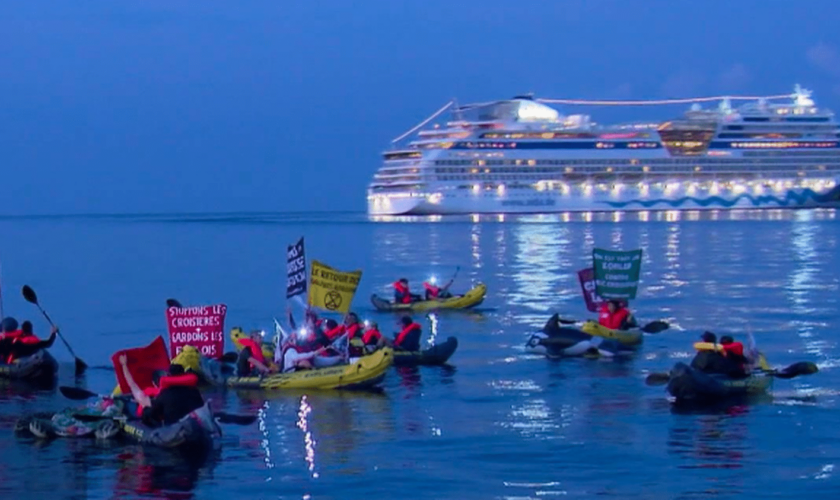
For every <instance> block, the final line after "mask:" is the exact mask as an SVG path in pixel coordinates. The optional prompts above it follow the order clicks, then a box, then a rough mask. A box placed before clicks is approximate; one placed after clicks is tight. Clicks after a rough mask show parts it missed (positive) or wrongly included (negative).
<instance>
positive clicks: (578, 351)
mask: <svg viewBox="0 0 840 500" xmlns="http://www.w3.org/2000/svg"><path fill="white" fill-rule="evenodd" d="M642 339H643V335H642V332H641V331H638V330H637V331H633V330H630V331H623V330H611V329H609V328H605V327H603V326H601V325H599V324H598V323H596V322H594V321H586V322H584V323H583V324H582V325H581V326H580V327H574V326H566V325H562V324H561V323H560V321H559V316H558V315H557V314H555V315H553V316H552V317H551V318H549V320H548V322H547V323H546V324H545V326H544V327H543V329H542V330H541V331H539V332H536V333H533V334H532V335H531V336H530V337H529V338H528V341H527V342H526V343H525V350H526V351H527V352H530V353H534V354H545V355H548V356H551V357H573V356H586V357H614V356H620V355H627V354H632V353H633V352H635V351H636V350H638V348H639V346H641V344H642Z"/></svg>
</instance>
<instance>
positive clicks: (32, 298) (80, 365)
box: [23, 285, 88, 375]
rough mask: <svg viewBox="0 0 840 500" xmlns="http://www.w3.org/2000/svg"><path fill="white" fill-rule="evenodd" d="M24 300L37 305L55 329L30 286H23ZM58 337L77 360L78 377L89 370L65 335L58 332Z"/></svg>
mask: <svg viewBox="0 0 840 500" xmlns="http://www.w3.org/2000/svg"><path fill="white" fill-rule="evenodd" d="M23 298H24V299H26V301H27V302H30V303H32V304H35V305H36V306H37V307H38V309H39V310H40V311H41V314H43V315H44V317H45V318H47V322H48V323H49V324H50V326H52V327H53V328H54V327H55V324H53V322H52V320H51V319H50V317H49V316H48V315H47V311H44V308H42V307H41V304H39V303H38V296H37V295H35V290H33V289H32V288H31V287H30V286H29V285H23ZM57 333H58V336H59V338H61V341H62V342H64V345H65V346H67V350H68V351H70V354H72V355H73V358H74V359H75V360H76V375H81V374H82V373H84V372H85V370H86V369H87V367H88V366H87V364H86V363H85V362H84V361H82V360H81V359H80V358H79V357H78V356H76V353H74V352H73V349H72V348H71V347H70V344H68V343H67V340H65V339H64V335H62V334H61V331H58V330H57Z"/></svg>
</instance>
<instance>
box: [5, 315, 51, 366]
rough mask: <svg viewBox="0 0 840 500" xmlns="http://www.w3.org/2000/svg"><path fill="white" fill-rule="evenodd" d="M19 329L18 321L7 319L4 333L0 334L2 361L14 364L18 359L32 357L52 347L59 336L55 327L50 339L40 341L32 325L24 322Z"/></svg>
mask: <svg viewBox="0 0 840 500" xmlns="http://www.w3.org/2000/svg"><path fill="white" fill-rule="evenodd" d="M20 326H21V327H20V329H18V324H17V320H15V319H14V318H12V317H8V318H5V319H4V320H3V322H2V333H0V360H2V361H4V362H6V363H12V362H13V361H14V360H16V359H20V358H25V357H28V356H32V355H33V354H35V353H36V352H38V351H40V350H41V349H48V348H50V347H52V345H53V343H54V342H55V338H56V335H57V334H58V327H56V326H53V327H52V329H51V330H50V338H49V339H47V340H41V339H39V338H38V337H37V336H36V335H35V333H34V332H33V330H32V323H31V322H30V321H24V322H23V324H22V325H20Z"/></svg>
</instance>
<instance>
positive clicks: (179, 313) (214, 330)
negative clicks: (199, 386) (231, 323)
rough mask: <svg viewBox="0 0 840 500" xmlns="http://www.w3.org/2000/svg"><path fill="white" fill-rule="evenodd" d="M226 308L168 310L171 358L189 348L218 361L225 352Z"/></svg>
mask: <svg viewBox="0 0 840 500" xmlns="http://www.w3.org/2000/svg"><path fill="white" fill-rule="evenodd" d="M225 314H227V306H226V305H224V304H217V305H214V306H195V307H169V308H167V309H166V324H167V327H168V328H169V352H170V355H171V356H172V357H173V358H174V357H175V356H177V355H178V353H180V352H181V349H182V348H183V347H184V346H185V345H191V346H193V347H195V348H196V349H198V350H199V351H201V354H203V355H204V356H207V357H208V358H216V359H218V358H221V357H222V355H223V354H224V348H225V334H224V332H225Z"/></svg>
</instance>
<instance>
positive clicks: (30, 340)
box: [4, 330, 41, 364]
mask: <svg viewBox="0 0 840 500" xmlns="http://www.w3.org/2000/svg"><path fill="white" fill-rule="evenodd" d="M4 338H6V339H12V344H18V343H20V344H28V345H32V344H37V343H38V342H40V341H41V339H39V338H38V337H36V336H35V335H24V333H23V330H15V331H13V332H9V333H5V334H4ZM14 360H15V355H14V354H13V353H11V352H10V353H9V355H8V356H6V364H12V363H13V362H14Z"/></svg>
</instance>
